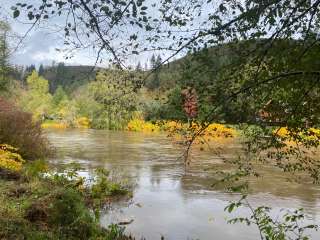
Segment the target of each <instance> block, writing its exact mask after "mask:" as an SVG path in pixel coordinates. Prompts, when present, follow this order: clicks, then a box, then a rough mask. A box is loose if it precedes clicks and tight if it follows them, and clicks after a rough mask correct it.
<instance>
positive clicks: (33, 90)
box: [20, 70, 52, 120]
mask: <svg viewBox="0 0 320 240" xmlns="http://www.w3.org/2000/svg"><path fill="white" fill-rule="evenodd" d="M27 88H28V89H27V91H26V92H25V94H24V95H23V96H22V99H21V103H20V104H21V107H22V108H23V109H24V110H26V111H28V112H31V113H33V117H34V118H35V119H37V120H44V119H45V118H46V117H47V116H48V115H49V112H50V110H51V108H52V106H51V105H52V96H51V95H50V93H49V84H48V80H46V79H44V78H43V77H41V76H39V74H38V73H37V72H36V71H35V70H34V71H33V72H32V73H31V75H30V76H28V78H27Z"/></svg>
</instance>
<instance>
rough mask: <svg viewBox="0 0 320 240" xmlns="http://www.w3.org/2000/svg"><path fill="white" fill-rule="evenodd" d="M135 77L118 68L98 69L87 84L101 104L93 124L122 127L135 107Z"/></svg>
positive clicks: (112, 127) (102, 126) (110, 127)
mask: <svg viewBox="0 0 320 240" xmlns="http://www.w3.org/2000/svg"><path fill="white" fill-rule="evenodd" d="M136 80H138V79H137V77H136V76H135V75H134V74H133V73H131V72H122V71H121V70H118V69H112V70H106V71H100V72H98V74H97V77H96V81H94V82H92V83H90V84H89V86H88V87H89V91H90V93H91V95H92V96H93V99H94V100H95V101H96V102H97V103H98V104H99V105H100V106H101V107H100V111H99V112H98V113H97V114H98V115H97V116H96V117H95V118H94V122H93V124H94V125H96V126H97V127H99V128H108V129H114V130H116V129H122V128H124V127H125V126H126V124H127V122H128V121H129V120H130V119H131V118H132V116H133V114H134V112H135V111H136V109H137V94H136V89H137V86H136V85H135V84H134V82H136Z"/></svg>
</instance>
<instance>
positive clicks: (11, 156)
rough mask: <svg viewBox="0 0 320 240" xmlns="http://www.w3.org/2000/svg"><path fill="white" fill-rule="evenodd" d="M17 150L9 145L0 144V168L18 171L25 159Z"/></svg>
mask: <svg viewBox="0 0 320 240" xmlns="http://www.w3.org/2000/svg"><path fill="white" fill-rule="evenodd" d="M17 151H18V150H17V149H16V148H14V147H12V146H10V145H7V144H0V168H3V169H7V170H11V171H15V172H17V171H20V170H21V169H22V164H23V163H24V162H25V161H24V160H23V159H22V157H21V156H20V154H18V153H17Z"/></svg>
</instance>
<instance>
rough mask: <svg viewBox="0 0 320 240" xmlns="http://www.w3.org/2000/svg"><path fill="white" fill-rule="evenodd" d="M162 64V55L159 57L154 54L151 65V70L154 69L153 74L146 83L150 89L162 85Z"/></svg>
mask: <svg viewBox="0 0 320 240" xmlns="http://www.w3.org/2000/svg"><path fill="white" fill-rule="evenodd" d="M161 64H162V59H161V56H160V55H158V56H157V57H156V56H155V55H154V54H152V57H151V60H150V65H151V71H153V74H152V75H151V76H150V79H149V81H148V82H147V83H146V86H147V87H148V88H149V89H150V90H155V89H158V88H159V87H160V77H159V73H160V66H161Z"/></svg>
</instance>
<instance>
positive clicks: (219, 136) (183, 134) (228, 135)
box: [127, 119, 238, 145]
mask: <svg viewBox="0 0 320 240" xmlns="http://www.w3.org/2000/svg"><path fill="white" fill-rule="evenodd" d="M200 129H201V125H200V124H198V123H195V122H194V123H192V124H190V125H189V124H186V123H185V124H183V123H181V122H177V121H158V122H156V124H153V123H151V122H146V121H144V120H142V119H133V120H131V121H130V122H129V123H128V125H127V130H128V131H135V132H160V131H164V132H166V133H168V134H169V136H170V137H172V138H173V139H174V140H175V141H178V142H187V141H189V140H190V139H192V136H193V135H194V134H195V133H197V132H198V131H199V130H200ZM237 135H238V133H237V131H236V130H235V129H234V128H230V127H227V126H225V125H223V124H218V123H212V124H209V125H208V126H207V128H206V129H205V130H204V131H203V132H202V133H201V134H200V135H199V136H198V137H197V138H196V139H195V142H194V143H195V144H202V145H203V144H204V143H206V144H207V143H208V142H210V141H219V142H221V141H223V142H225V141H227V140H230V139H233V138H234V137H236V136H237Z"/></svg>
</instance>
